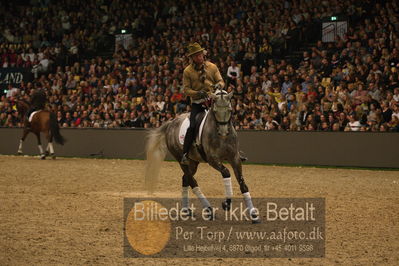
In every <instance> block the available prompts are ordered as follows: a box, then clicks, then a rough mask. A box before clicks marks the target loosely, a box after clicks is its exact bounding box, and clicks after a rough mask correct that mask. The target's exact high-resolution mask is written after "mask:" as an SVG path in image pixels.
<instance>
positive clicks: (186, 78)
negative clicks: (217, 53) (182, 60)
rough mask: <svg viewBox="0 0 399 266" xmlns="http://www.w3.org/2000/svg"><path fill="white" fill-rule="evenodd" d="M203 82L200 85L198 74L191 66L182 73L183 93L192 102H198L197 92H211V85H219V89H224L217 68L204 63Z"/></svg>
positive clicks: (211, 64) (209, 63)
mask: <svg viewBox="0 0 399 266" xmlns="http://www.w3.org/2000/svg"><path fill="white" fill-rule="evenodd" d="M205 72H206V78H205V82H204V83H202V82H201V80H200V72H199V71H197V70H196V69H195V68H194V66H193V65H192V64H190V65H188V66H187V67H186V68H185V69H184V72H183V87H184V93H185V94H186V95H187V96H190V97H191V100H192V101H193V102H200V100H201V99H200V98H199V97H198V92H199V91H206V92H208V93H211V92H213V90H214V89H213V85H216V84H219V86H220V88H223V87H224V81H223V78H222V76H221V75H220V72H219V69H218V67H217V66H216V65H215V64H213V63H211V62H209V61H205Z"/></svg>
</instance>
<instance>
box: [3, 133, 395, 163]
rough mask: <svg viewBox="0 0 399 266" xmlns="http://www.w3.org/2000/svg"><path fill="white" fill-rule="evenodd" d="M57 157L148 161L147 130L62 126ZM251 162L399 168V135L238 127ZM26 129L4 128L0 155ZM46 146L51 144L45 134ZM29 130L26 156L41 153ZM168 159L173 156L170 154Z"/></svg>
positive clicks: (12, 146) (8, 151)
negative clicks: (63, 140)
mask: <svg viewBox="0 0 399 266" xmlns="http://www.w3.org/2000/svg"><path fill="white" fill-rule="evenodd" d="M61 133H62V135H63V136H64V137H65V138H66V139H67V143H66V144H65V145H64V146H60V145H55V146H54V148H55V151H56V154H57V155H58V156H72V157H104V158H130V159H144V158H145V152H144V146H145V135H146V130H144V129H61ZM238 134H239V141H240V148H241V150H242V151H244V152H245V154H246V155H247V156H248V158H249V160H248V162H249V163H263V164H291V165H317V166H353V167H387V168H399V134H398V133H390V132H376V133H371V132H281V131H274V132H271V131H239V132H238ZM21 135H22V129H19V128H0V154H7V155H13V154H16V152H17V149H18V143H19V139H20V137H21ZM42 142H43V144H44V145H43V147H45V145H46V144H47V142H46V141H44V137H43V136H42ZM36 143H37V142H36V137H35V136H34V135H33V134H29V135H28V138H27V140H26V141H25V143H24V154H28V155H38V148H37V144H36ZM167 159H172V157H171V156H169V155H168V157H167Z"/></svg>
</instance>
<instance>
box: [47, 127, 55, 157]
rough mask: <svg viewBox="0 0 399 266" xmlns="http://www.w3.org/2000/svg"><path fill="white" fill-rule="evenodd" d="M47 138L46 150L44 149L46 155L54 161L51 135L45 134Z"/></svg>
mask: <svg viewBox="0 0 399 266" xmlns="http://www.w3.org/2000/svg"><path fill="white" fill-rule="evenodd" d="M46 138H47V141H48V143H47V148H46V155H51V157H52V158H53V159H55V154H54V146H53V135H52V134H51V133H47V134H46Z"/></svg>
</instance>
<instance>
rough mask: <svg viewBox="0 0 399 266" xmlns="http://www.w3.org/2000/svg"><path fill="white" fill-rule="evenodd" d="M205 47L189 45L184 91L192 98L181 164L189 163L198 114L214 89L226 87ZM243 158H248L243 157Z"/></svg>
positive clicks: (184, 75)
mask: <svg viewBox="0 0 399 266" xmlns="http://www.w3.org/2000/svg"><path fill="white" fill-rule="evenodd" d="M204 50H205V49H204V48H202V47H201V46H200V45H199V44H198V43H192V44H189V45H188V47H187V57H189V59H190V64H189V65H188V66H187V67H186V68H185V69H184V72H183V88H184V93H185V94H186V95H187V96H189V97H190V99H191V112H190V127H189V128H188V129H187V132H186V135H185V137H184V144H183V157H182V159H181V161H180V163H181V164H185V165H187V164H188V163H189V160H188V153H189V151H190V147H191V145H192V144H193V142H194V139H195V136H196V132H195V127H196V121H195V117H196V116H197V114H199V113H201V112H204V111H205V108H206V107H205V105H204V104H205V102H206V101H207V99H208V98H209V94H211V93H212V92H213V90H219V89H222V88H223V87H224V85H225V84H224V81H223V78H222V76H221V75H220V72H219V69H218V67H217V66H216V65H215V64H213V63H211V62H209V61H207V60H205V56H204ZM241 159H242V160H246V158H244V157H242V158H241Z"/></svg>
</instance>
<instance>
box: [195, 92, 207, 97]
mask: <svg viewBox="0 0 399 266" xmlns="http://www.w3.org/2000/svg"><path fill="white" fill-rule="evenodd" d="M197 95H198V97H199V98H201V99H206V98H208V93H207V92H206V91H199V92H198V94H197Z"/></svg>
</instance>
